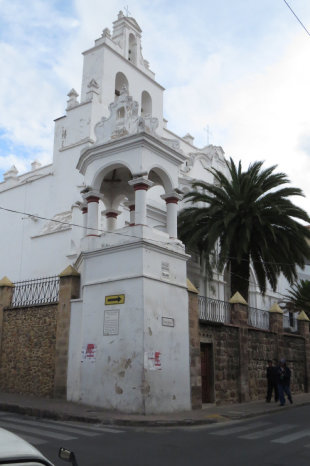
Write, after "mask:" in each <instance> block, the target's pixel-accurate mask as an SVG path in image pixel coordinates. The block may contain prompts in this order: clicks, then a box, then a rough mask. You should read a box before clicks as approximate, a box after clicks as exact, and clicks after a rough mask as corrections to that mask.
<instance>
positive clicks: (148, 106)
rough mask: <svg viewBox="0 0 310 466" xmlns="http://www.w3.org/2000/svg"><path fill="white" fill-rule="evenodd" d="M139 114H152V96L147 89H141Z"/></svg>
mask: <svg viewBox="0 0 310 466" xmlns="http://www.w3.org/2000/svg"><path fill="white" fill-rule="evenodd" d="M141 115H142V116H144V117H145V116H147V115H148V116H150V115H152V98H151V96H150V94H149V93H148V92H147V91H143V92H142V95H141Z"/></svg>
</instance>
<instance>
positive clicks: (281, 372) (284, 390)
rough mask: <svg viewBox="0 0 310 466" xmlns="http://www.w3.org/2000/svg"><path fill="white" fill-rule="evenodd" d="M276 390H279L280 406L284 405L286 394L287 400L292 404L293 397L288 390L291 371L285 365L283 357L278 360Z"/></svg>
mask: <svg viewBox="0 0 310 466" xmlns="http://www.w3.org/2000/svg"><path fill="white" fill-rule="evenodd" d="M277 372H278V390H279V399H280V406H284V405H285V397H284V394H286V396H287V398H288V400H289V402H290V403H291V404H292V403H293V399H292V395H291V390H290V382H291V371H290V369H289V368H288V367H287V365H286V361H285V359H281V360H280V365H279V367H278V371H277Z"/></svg>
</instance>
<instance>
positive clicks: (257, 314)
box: [248, 307, 269, 330]
mask: <svg viewBox="0 0 310 466" xmlns="http://www.w3.org/2000/svg"><path fill="white" fill-rule="evenodd" d="M248 324H249V325H250V326H251V327H255V328H261V329H263V330H269V311H264V310H262V309H256V308H255V307H249V308H248Z"/></svg>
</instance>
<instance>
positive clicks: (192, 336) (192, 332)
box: [187, 280, 201, 409]
mask: <svg viewBox="0 0 310 466" xmlns="http://www.w3.org/2000/svg"><path fill="white" fill-rule="evenodd" d="M187 290H188V317H189V349H190V383H191V404H192V409H199V408H201V361H200V337H199V314H198V291H197V290H196V288H195V287H194V285H193V284H192V283H191V282H190V281H189V280H187Z"/></svg>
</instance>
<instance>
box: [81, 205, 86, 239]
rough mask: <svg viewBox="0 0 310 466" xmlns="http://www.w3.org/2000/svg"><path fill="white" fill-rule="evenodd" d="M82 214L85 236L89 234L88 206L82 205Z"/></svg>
mask: <svg viewBox="0 0 310 466" xmlns="http://www.w3.org/2000/svg"><path fill="white" fill-rule="evenodd" d="M82 216H83V227H84V233H83V236H86V235H87V207H86V206H85V207H82Z"/></svg>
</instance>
